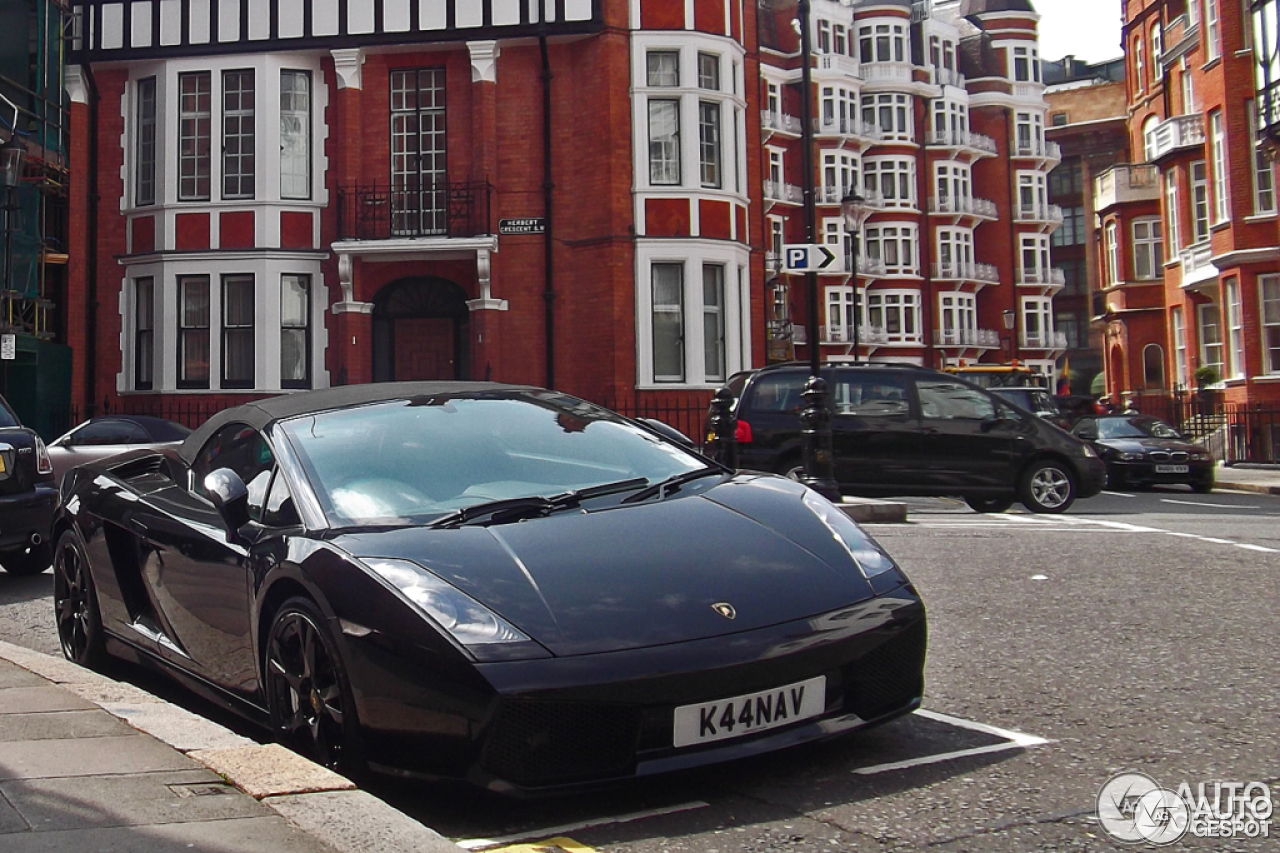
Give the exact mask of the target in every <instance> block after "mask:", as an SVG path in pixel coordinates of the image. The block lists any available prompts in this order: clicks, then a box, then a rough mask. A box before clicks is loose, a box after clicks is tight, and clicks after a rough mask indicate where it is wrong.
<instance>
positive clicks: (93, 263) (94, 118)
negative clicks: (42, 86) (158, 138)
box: [82, 63, 101, 418]
mask: <svg viewBox="0 0 1280 853" xmlns="http://www.w3.org/2000/svg"><path fill="white" fill-rule="evenodd" d="M82 67H83V69H84V80H85V83H86V84H87V86H88V101H89V103H88V104H87V106H88V108H89V139H90V144H89V175H90V184H89V187H88V190H89V198H88V202H89V222H88V225H87V232H88V233H87V234H86V235H85V239H86V242H88V244H89V252H88V258H86V259H85V279H86V281H85V296H86V300H85V301H86V302H87V305H86V307H87V308H88V311H87V312H86V314H87V316H86V317H85V327H84V348H85V349H86V350H87V351H88V353H87V355H88V359H87V361H86V363H87V365H88V369H87V370H86V371H85V383H84V387H85V397H86V398H87V399H88V401H89V404H88V408H87V410H86V411H85V413H84V415H85V417H86V418H89V417H92V416H94V415H96V414H97V408H98V403H97V399H98V371H97V366H96V365H97V354H98V205H99V202H100V201H101V195H100V193H99V192H98V144H97V142H98V102H99V101H100V100H101V97H100V95H99V94H98V82H97V80H96V79H94V76H93V67H92V66H91V65H89V64H88V63H85V64H84V65H83V66H82Z"/></svg>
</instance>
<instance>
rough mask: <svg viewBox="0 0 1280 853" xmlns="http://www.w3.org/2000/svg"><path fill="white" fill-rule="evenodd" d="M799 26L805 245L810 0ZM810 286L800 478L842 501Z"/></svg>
mask: <svg viewBox="0 0 1280 853" xmlns="http://www.w3.org/2000/svg"><path fill="white" fill-rule="evenodd" d="M796 18H797V21H796V23H797V24H799V27H800V88H801V92H800V169H801V171H802V172H803V173H804V182H803V184H802V188H803V190H804V218H805V242H807V243H809V244H810V245H812V244H814V243H816V242H817V236H818V209H817V202H816V200H815V199H814V197H813V181H814V174H813V171H814V169H813V69H812V68H811V62H810V60H811V58H812V45H811V44H810V41H811V39H810V33H809V0H799V3H798V5H797V7H796ZM805 283H806V284H807V285H808V295H809V300H808V302H809V322H808V324H807V326H808V334H807V338H808V340H809V381H808V382H806V383H805V386H804V393H803V394H802V396H803V397H804V401H805V405H804V408H803V409H802V410H801V412H800V428H801V433H802V434H803V436H804V476H803V477H802V478H801V480H802V481H803V482H804V484H805V485H807V486H808V487H809V488H811V489H813V490H814V491H815V492H818V493H819V494H821V495H823V496H824V497H827V498H829V499H831V500H833V501H839V500H840V489H839V487H838V486H837V485H836V480H835V464H834V460H833V459H832V449H831V410H830V408H829V407H828V405H827V381H826V380H825V379H823V378H822V353H821V352H820V349H821V342H820V338H819V335H818V274H817V273H816V272H814V271H813V270H812V269H810V270H809V271H808V272H806V273H805Z"/></svg>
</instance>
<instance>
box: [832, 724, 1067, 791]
mask: <svg viewBox="0 0 1280 853" xmlns="http://www.w3.org/2000/svg"><path fill="white" fill-rule="evenodd" d="M915 713H916V716H918V717H924V718H925V719H926V720H936V721H937V722H940V723H946V724H947V725H949V726H955V727H956V728H961V729H969V730H970V731H974V732H982V733H983V734H988V735H994V736H995V737H1000V738H1004V739H1005V743H993V744H988V745H987V746H975V747H972V748H971V749H957V750H955V751H954V752H940V753H937V754H936V755H925V756H921V757H920V758H909V759H907V760H905V761H890V762H888V763H886V764H872V765H871V766H870V767H859V768H858V769H856V770H854V771H853V772H854V773H857V774H858V775H859V776H874V775H875V774H877V773H888V772H889V771H891V770H906V769H907V768H910V767H921V766H923V765H925V764H937V763H938V762H940V761H951V760H953V759H956V758H968V757H970V756H974V755H987V754H989V753H992V752H1004V751H1005V750H1009V749H1029V748H1031V747H1033V746H1044V745H1045V744H1046V743H1052V741H1050V740H1048V739H1047V738H1042V737H1036V736H1035V735H1028V734H1023V733H1022V732H1015V731H1012V730H1010V729H1002V728H999V727H997V726H988V725H987V724H986V723H978V722H974V721H973V720H965V719H961V718H960V717H953V716H951V715H950V714H940V713H938V712H937V711H929V710H927V709H925V708H921V709H920V710H918V711H916V712H915Z"/></svg>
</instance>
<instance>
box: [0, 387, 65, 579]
mask: <svg viewBox="0 0 1280 853" xmlns="http://www.w3.org/2000/svg"><path fill="white" fill-rule="evenodd" d="M57 502H58V490H57V489H56V488H55V487H54V484H53V463H52V462H51V461H50V460H49V451H48V449H47V448H46V447H45V446H44V442H43V441H41V440H40V436H38V435H36V433H35V430H32V429H28V428H27V427H24V426H23V425H22V424H21V423H20V422H19V421H18V416H17V415H16V414H14V412H13V409H11V408H9V404H8V403H7V402H5V400H4V398H3V397H0V566H3V567H4V570H5V571H6V572H8V573H9V574H11V575H35V574H39V573H40V572H43V571H44V570H45V569H47V568H49V561H50V555H51V552H50V550H49V541H48V539H49V529H50V527H51V525H52V523H53V510H54V507H55V506H56V505H57Z"/></svg>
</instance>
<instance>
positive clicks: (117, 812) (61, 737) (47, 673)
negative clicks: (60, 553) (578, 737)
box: [0, 642, 462, 853]
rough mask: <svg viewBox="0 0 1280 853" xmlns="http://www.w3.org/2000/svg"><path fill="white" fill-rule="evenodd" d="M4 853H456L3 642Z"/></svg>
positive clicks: (379, 805)
mask: <svg viewBox="0 0 1280 853" xmlns="http://www.w3.org/2000/svg"><path fill="white" fill-rule="evenodd" d="M0 849H3V850H4V851H6V853H54V851H64V850H102V851H111V853H170V851H172V853H178V852H179V851H181V853H190V851H196V853H348V851H349V853H461V850H462V848H460V847H458V846H457V845H455V844H452V843H450V842H449V841H447V840H445V839H444V838H442V837H441V836H439V835H438V834H436V833H435V832H433V831H431V830H430V829H428V828H426V827H424V826H423V825H422V824H420V823H418V822H417V821H415V820H413V819H411V818H409V817H408V816H406V815H405V814H404V813H402V812H400V811H398V810H397V809H394V808H392V807H391V806H389V805H387V804H386V803H384V802H382V801H381V800H379V799H377V798H375V797H374V796H372V795H371V794H368V793H366V792H364V791H360V790H357V789H356V787H355V786H354V785H353V784H352V783H351V782H350V781H348V780H347V779H345V778H343V777H342V776H339V775H337V774H336V773H332V772H330V771H329V770H326V769H325V768H323V767H320V766H319V765H317V764H314V763H312V762H310V761H308V760H306V759H305V758H303V757H301V756H299V755H297V754H296V753H293V752H290V751H289V750H287V749H285V748H284V747H282V746H278V745H268V746H262V745H259V744H257V743H254V742H253V741H251V740H248V739H246V738H243V737H241V736H239V735H236V734H234V733H232V732H231V731H229V730H228V729H226V728H224V727H222V726H220V725H218V724H216V723H213V722H210V721H209V720H206V719H204V718H203V717H200V716H197V715H195V714H192V713H191V712H189V711H186V710H184V709H182V708H179V707H176V706H174V705H170V704H169V703H167V702H165V701H163V700H161V699H158V698H157V697H155V696H152V695H151V694H149V693H147V692H145V691H143V690H140V689H138V688H136V687H133V686H131V685H128V684H121V683H119V682H116V681H113V680H111V679H110V678H107V677H105V676H102V675H98V674H97V673H94V672H90V671H89V670H86V669H83V668H81V667H79V666H76V665H75V664H72V663H69V662H67V661H65V660H62V659H61V658H55V657H51V656H49V655H45V654H40V653H39V652H33V651H31V650H29V649H25V648H22V647H21V646H15V645H11V644H9V643H3V642H0Z"/></svg>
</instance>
